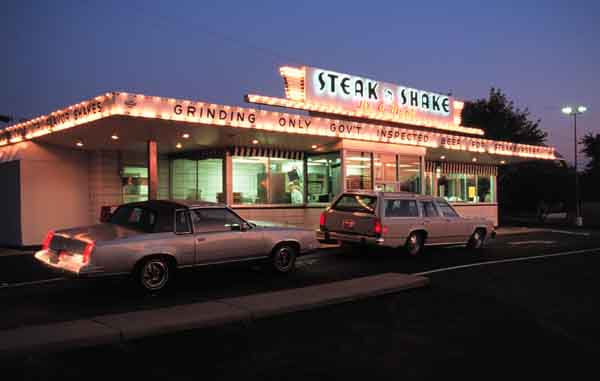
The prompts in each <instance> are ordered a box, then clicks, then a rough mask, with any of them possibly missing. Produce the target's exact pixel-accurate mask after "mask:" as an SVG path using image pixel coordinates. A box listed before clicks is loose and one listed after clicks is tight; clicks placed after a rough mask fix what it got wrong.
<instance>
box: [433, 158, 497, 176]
mask: <svg viewBox="0 0 600 381" xmlns="http://www.w3.org/2000/svg"><path fill="white" fill-rule="evenodd" d="M436 168H440V171H441V173H442V174H450V173H461V174H465V175H477V176H497V175H498V167H497V166H495V165H482V164H472V163H449V162H445V161H426V162H425V171H426V172H435V171H436Z"/></svg>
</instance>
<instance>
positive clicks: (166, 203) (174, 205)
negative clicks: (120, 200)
mask: <svg viewBox="0 0 600 381" xmlns="http://www.w3.org/2000/svg"><path fill="white" fill-rule="evenodd" d="M123 205H127V206H133V207H136V206H138V207H145V208H148V209H152V210H155V211H157V212H166V211H169V210H171V211H173V210H176V209H194V208H224V207H225V205H223V204H219V203H216V202H210V201H198V200H178V199H173V200H148V201H138V202H130V203H127V204H123Z"/></svg>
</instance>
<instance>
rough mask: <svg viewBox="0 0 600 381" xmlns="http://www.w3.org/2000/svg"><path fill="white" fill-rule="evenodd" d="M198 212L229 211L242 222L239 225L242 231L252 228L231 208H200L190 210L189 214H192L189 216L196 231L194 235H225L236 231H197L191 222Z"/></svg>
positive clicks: (192, 224)
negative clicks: (193, 215)
mask: <svg viewBox="0 0 600 381" xmlns="http://www.w3.org/2000/svg"><path fill="white" fill-rule="evenodd" d="M197 210H224V211H227V212H229V213H231V214H232V215H233V216H235V217H236V218H237V219H238V220H240V222H241V223H240V224H239V226H240V230H241V231H245V230H248V229H251V228H252V225H251V224H250V223H249V222H248V221H246V220H245V219H244V218H242V217H241V216H240V215H239V214H237V213H236V212H234V211H233V210H231V209H230V208H227V207H214V208H201V207H199V208H193V209H190V210H189V212H190V214H189V216H190V223H191V226H192V228H193V230H194V234H209V233H224V232H229V231H234V229H231V228H229V229H223V230H213V231H202V230H200V229H196V226H195V225H194V223H193V221H192V220H191V217H192V213H194V212H195V211H197ZM223 226H225V225H223ZM232 226H233V225H232Z"/></svg>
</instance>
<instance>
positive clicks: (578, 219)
mask: <svg viewBox="0 0 600 381" xmlns="http://www.w3.org/2000/svg"><path fill="white" fill-rule="evenodd" d="M586 110H587V108H586V107H585V106H577V107H570V106H567V107H563V109H562V112H563V114H566V115H573V150H574V157H573V162H574V165H575V225H576V226H582V225H583V217H582V216H581V201H580V200H579V172H578V170H577V114H583V113H584V112H585V111H586Z"/></svg>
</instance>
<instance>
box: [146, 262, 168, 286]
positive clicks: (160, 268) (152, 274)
mask: <svg viewBox="0 0 600 381" xmlns="http://www.w3.org/2000/svg"><path fill="white" fill-rule="evenodd" d="M167 280H169V268H168V266H167V265H166V264H165V263H163V262H161V261H152V262H148V263H147V264H146V266H144V271H143V273H142V282H144V286H145V287H146V288H148V289H150V290H156V289H159V288H162V287H163V286H164V285H165V283H167Z"/></svg>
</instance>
